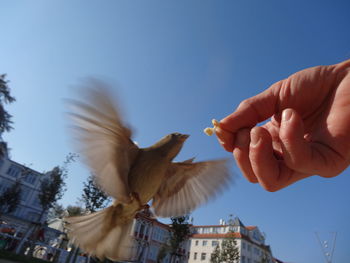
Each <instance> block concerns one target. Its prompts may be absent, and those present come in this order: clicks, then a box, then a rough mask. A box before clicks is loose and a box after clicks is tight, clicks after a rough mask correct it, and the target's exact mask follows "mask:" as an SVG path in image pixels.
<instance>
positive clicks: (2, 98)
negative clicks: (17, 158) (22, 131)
mask: <svg viewBox="0 0 350 263" xmlns="http://www.w3.org/2000/svg"><path fill="white" fill-rule="evenodd" d="M15 100H16V99H15V98H14V97H12V96H11V94H10V88H9V86H8V81H7V80H6V75H5V74H1V75H0V136H1V135H2V134H3V133H4V132H5V131H7V132H9V131H10V130H11V129H12V128H13V127H12V126H11V124H12V120H11V118H12V116H11V115H10V114H9V113H8V112H7V111H6V110H5V107H4V104H5V103H6V104H9V103H12V102H14V101H15ZM7 152H8V148H7V143H6V142H0V157H3V156H4V155H6V154H7Z"/></svg>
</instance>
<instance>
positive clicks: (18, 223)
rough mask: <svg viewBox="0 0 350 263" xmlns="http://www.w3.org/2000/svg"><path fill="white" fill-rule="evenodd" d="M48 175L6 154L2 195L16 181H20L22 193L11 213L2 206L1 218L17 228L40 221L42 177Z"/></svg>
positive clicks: (0, 167)
mask: <svg viewBox="0 0 350 263" xmlns="http://www.w3.org/2000/svg"><path fill="white" fill-rule="evenodd" d="M46 176H48V175H47V174H43V173H39V172H37V171H35V170H33V169H30V168H29V167H26V166H24V165H22V164H19V163H17V162H15V161H13V160H10V159H9V158H7V156H4V157H3V158H1V159H0V195H1V194H2V193H3V192H4V191H5V190H6V189H7V188H9V187H11V186H12V185H14V184H15V183H16V181H19V182H20V187H21V194H20V203H19V205H18V206H17V208H16V209H15V211H13V212H11V213H6V211H5V210H6V209H4V208H3V207H0V209H1V210H0V213H1V219H2V220H3V221H8V222H11V224H13V225H14V227H15V228H16V229H19V230H20V229H21V228H22V229H25V228H27V226H28V224H30V223H32V222H34V223H39V220H40V216H41V215H42V213H43V210H42V208H41V205H40V201H39V197H38V195H39V189H40V184H41V179H43V178H45V177H46ZM45 219H46V214H43V215H42V217H41V221H45Z"/></svg>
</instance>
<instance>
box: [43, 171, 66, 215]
mask: <svg viewBox="0 0 350 263" xmlns="http://www.w3.org/2000/svg"><path fill="white" fill-rule="evenodd" d="M64 187H65V183H64V174H63V171H62V170H61V169H60V167H58V166H56V167H55V168H53V169H52V171H51V172H50V173H49V176H48V177H47V178H44V179H43V180H42V181H41V185H40V192H39V201H40V204H41V207H42V209H43V211H47V210H48V209H50V208H52V207H53V206H54V205H55V204H56V202H57V201H58V200H59V199H61V198H62V196H63V193H64V191H65V188H64Z"/></svg>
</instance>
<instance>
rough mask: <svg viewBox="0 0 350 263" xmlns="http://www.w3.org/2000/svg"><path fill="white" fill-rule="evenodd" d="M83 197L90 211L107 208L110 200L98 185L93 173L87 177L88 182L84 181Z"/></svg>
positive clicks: (86, 207)
mask: <svg viewBox="0 0 350 263" xmlns="http://www.w3.org/2000/svg"><path fill="white" fill-rule="evenodd" d="M81 199H82V201H83V203H84V205H85V209H86V210H87V211H90V212H96V211H97V210H99V209H101V208H105V207H106V206H107V205H108V203H109V202H110V198H109V197H108V196H107V195H106V194H105V193H104V192H103V191H102V190H101V189H100V188H99V187H98V186H97V184H96V183H95V180H94V177H93V176H92V175H90V176H89V177H88V178H87V182H84V188H83V195H82V198H81Z"/></svg>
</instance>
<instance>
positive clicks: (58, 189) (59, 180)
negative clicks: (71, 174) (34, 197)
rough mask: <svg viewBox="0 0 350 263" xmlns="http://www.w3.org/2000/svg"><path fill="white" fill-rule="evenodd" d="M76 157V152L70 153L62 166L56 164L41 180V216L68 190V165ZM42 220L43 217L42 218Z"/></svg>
mask: <svg viewBox="0 0 350 263" xmlns="http://www.w3.org/2000/svg"><path fill="white" fill-rule="evenodd" d="M75 158H76V155H75V154H72V153H70V154H68V155H67V157H66V160H65V161H64V163H63V165H62V166H61V167H59V166H56V167H54V168H53V169H52V171H51V172H49V173H48V177H46V178H44V179H43V180H42V181H41V185H40V191H39V195H38V197H39V201H40V204H41V207H42V209H43V212H42V214H41V216H42V215H43V214H44V212H46V211H47V210H49V209H50V208H52V207H54V206H55V205H56V203H57V201H58V200H60V199H61V198H62V196H63V194H64V192H65V190H66V188H65V186H66V184H65V182H64V180H65V179H66V177H67V173H68V165H69V164H70V163H71V162H73V161H74V160H75ZM40 220H41V218H40Z"/></svg>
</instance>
